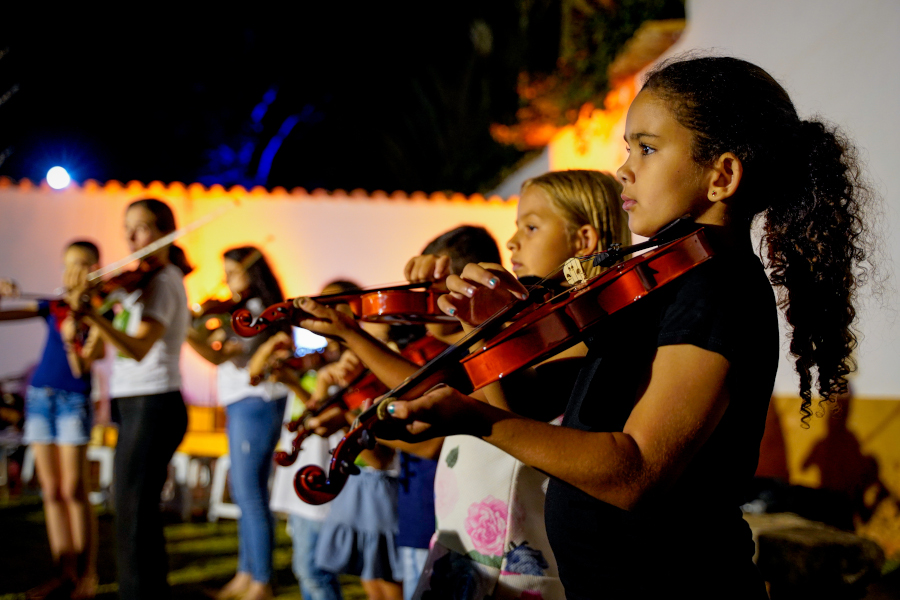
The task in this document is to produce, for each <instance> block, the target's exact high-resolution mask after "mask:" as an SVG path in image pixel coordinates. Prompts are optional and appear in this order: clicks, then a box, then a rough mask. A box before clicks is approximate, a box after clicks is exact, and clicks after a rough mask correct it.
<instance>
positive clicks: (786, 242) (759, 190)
mask: <svg viewBox="0 0 900 600" xmlns="http://www.w3.org/2000/svg"><path fill="white" fill-rule="evenodd" d="M644 90H646V91H647V92H649V93H652V94H654V95H655V96H657V97H658V98H661V99H663V100H664V101H666V102H667V103H668V104H669V106H671V110H672V113H673V115H674V116H675V118H676V120H677V121H678V122H679V123H680V124H681V125H683V126H684V127H685V128H687V129H688V130H690V131H691V132H692V133H693V136H694V143H693V153H692V155H693V156H692V157H693V159H694V161H696V162H697V163H698V164H699V165H703V166H709V165H712V164H713V163H714V162H715V160H716V159H717V158H718V157H719V156H721V155H723V154H724V153H726V152H733V153H734V154H735V155H736V157H737V158H738V159H739V160H740V162H741V164H742V167H743V171H744V175H743V181H742V182H741V191H740V194H739V195H737V194H736V197H738V199H736V200H735V202H734V207H733V211H732V213H733V215H734V218H735V219H736V220H737V221H738V222H739V224H740V226H741V227H744V228H747V227H749V226H750V224H751V222H752V221H753V220H754V219H755V218H759V219H761V220H762V222H763V223H762V227H763V236H762V242H763V244H764V248H765V256H766V266H767V267H768V268H769V269H770V280H771V282H772V284H773V285H775V286H776V288H777V290H778V294H779V306H780V307H781V308H782V309H783V310H784V311H785V315H786V317H787V321H788V323H789V324H790V326H791V329H792V333H791V337H790V349H791V354H792V355H793V356H794V357H795V359H796V370H797V374H798V375H799V376H800V396H801V398H802V404H801V407H800V410H801V412H802V413H803V421H804V423H805V422H806V421H807V419H808V418H809V416H810V414H811V411H810V404H811V399H812V388H813V369H815V371H816V374H817V376H818V377H817V379H818V381H817V388H818V392H819V395H820V396H821V398H822V401H832V400H833V399H834V398H835V397H837V396H838V395H840V394H843V393H845V392H846V391H847V378H846V377H847V374H848V373H850V372H852V371H853V370H855V366H856V365H855V363H854V361H853V358H852V356H851V353H852V352H853V349H854V348H855V347H856V335H855V333H854V332H853V330H852V329H851V326H852V324H853V321H854V319H855V316H856V310H855V309H854V307H853V303H852V300H853V296H854V292H855V291H856V288H857V286H858V284H859V283H860V279H861V277H863V276H864V275H865V271H864V267H863V264H864V261H865V260H866V258H867V251H866V245H865V243H864V242H865V229H864V226H863V220H862V216H861V214H862V208H863V206H864V205H865V204H866V202H867V201H868V200H869V197H870V192H869V190H868V188H867V187H866V185H865V182H864V181H863V179H862V177H861V171H860V168H859V165H858V162H857V158H856V151H855V149H854V148H853V146H852V145H851V144H850V142H849V141H848V140H847V138H846V137H845V136H843V135H842V134H841V133H840V132H839V131H837V130H836V129H835V128H833V127H831V126H829V125H827V124H825V123H822V122H820V121H817V120H809V121H807V120H803V119H800V118H799V116H798V115H797V112H796V110H795V109H794V105H793V104H792V103H791V100H790V98H789V97H788V95H787V92H785V91H784V88H782V87H781V86H780V85H779V84H778V82H776V81H775V80H774V79H773V78H772V77H771V76H770V75H769V74H768V73H766V72H765V71H764V70H762V69H760V68H759V67H757V66H756V65H753V64H750V63H747V62H745V61H742V60H738V59H734V58H726V57H715V58H712V57H708V58H698V59H695V60H688V61H678V60H675V61H672V62H670V63H665V64H663V65H660V66H659V67H657V68H656V69H655V70H654V71H653V72H651V74H650V75H649V77H648V79H647V82H646V84H645V86H644ZM734 115H740V118H739V119H735V118H733V116H734Z"/></svg>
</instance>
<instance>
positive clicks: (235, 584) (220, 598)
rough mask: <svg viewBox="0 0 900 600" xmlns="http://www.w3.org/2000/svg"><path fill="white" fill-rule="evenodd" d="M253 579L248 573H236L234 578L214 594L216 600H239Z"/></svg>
mask: <svg viewBox="0 0 900 600" xmlns="http://www.w3.org/2000/svg"><path fill="white" fill-rule="evenodd" d="M252 581H253V578H252V577H251V576H250V573H244V572H242V571H238V572H237V573H236V574H235V576H234V577H233V578H232V579H231V581H229V582H228V583H226V584H225V587H223V588H222V589H221V590H219V593H218V594H216V598H217V600H229V599H230V598H240V597H242V596H243V594H244V593H245V592H246V591H247V589H248V588H249V587H250V583H251V582H252Z"/></svg>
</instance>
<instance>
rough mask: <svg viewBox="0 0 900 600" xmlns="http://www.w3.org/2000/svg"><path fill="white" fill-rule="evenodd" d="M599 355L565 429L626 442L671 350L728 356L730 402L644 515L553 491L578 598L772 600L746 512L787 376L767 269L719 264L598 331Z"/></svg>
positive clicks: (556, 540)
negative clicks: (680, 594) (624, 435)
mask: <svg viewBox="0 0 900 600" xmlns="http://www.w3.org/2000/svg"><path fill="white" fill-rule="evenodd" d="M587 344H588V347H589V352H588V356H587V359H586V361H585V364H584V366H583V367H582V369H581V371H580V372H579V375H578V378H577V380H576V383H575V387H574V390H573V392H572V395H571V397H570V400H569V404H568V407H567V409H566V414H565V418H564V421H563V425H564V426H567V427H572V428H574V429H580V430H586V431H622V428H623V426H624V425H625V421H626V420H627V419H628V416H629V414H630V412H631V410H632V408H633V406H634V402H635V400H636V398H637V395H638V388H639V385H641V382H642V381H643V380H645V378H646V374H647V373H648V369H649V367H650V364H651V362H652V360H653V356H654V354H655V351H656V349H657V347H659V346H666V345H674V344H691V345H694V346H698V347H700V348H704V349H706V350H710V351H713V352H717V353H719V354H721V355H723V356H724V357H725V358H726V359H728V361H729V372H728V378H727V381H726V385H727V387H728V390H729V393H730V400H729V405H728V408H727V409H726V412H725V414H724V416H723V417H722V420H721V421H720V423H719V424H718V426H717V427H716V429H715V431H714V432H713V433H712V435H711V437H710V438H709V440H708V441H707V442H706V443H705V444H704V446H703V447H702V448H701V449H700V450H699V451H698V453H697V455H696V456H695V457H694V458H693V460H692V461H691V463H690V464H689V465H688V467H687V468H686V470H685V472H684V473H683V474H682V475H681V477H679V478H678V480H677V481H676V483H675V484H674V485H673V486H672V487H671V488H670V489H668V490H666V491H664V492H661V493H656V494H654V496H653V497H652V498H651V499H649V500H647V501H646V502H642V504H641V505H640V506H639V507H638V508H635V509H633V510H631V511H625V510H622V509H619V508H616V507H614V506H612V505H609V504H607V503H605V502H603V501H601V500H597V499H596V498H594V497H592V496H590V495H588V494H586V493H584V492H582V491H581V490H579V489H577V488H575V487H574V486H571V485H569V484H567V483H565V482H562V481H559V480H557V479H551V481H550V487H549V489H548V492H547V500H546V510H545V515H546V523H547V533H548V536H549V539H550V543H551V545H552V547H553V552H554V555H555V556H556V559H557V562H558V564H559V572H560V577H561V579H562V582H563V585H564V586H565V588H566V595H567V597H568V598H569V599H573V598H597V597H601V596H602V597H604V598H620V597H623V598H624V597H628V598H641V597H648V598H649V597H663V596H669V595H672V594H673V593H677V591H687V593H688V594H689V596H690V597H692V598H702V597H708V596H709V597H729V598H737V597H744V596H742V595H741V592H742V591H747V593H748V595H747V596H746V597H760V596H759V595H758V594H759V592H760V590H762V593H763V594H764V589H763V588H761V587H760V586H761V582H760V580H759V577H758V574H757V573H756V572H755V568H754V567H753V565H752V563H751V557H752V555H753V542H752V540H751V537H750V530H749V528H748V527H747V525H746V524H745V523H744V521H743V520H742V518H741V513H740V509H739V505H740V503H741V494H742V491H743V487H744V485H745V484H746V483H747V482H748V481H749V479H750V478H751V477H752V476H753V473H754V472H755V470H756V464H757V461H758V458H759V443H760V440H761V439H762V434H763V429H764V426H765V421H766V411H767V408H768V403H769V398H770V396H771V393H772V387H773V385H774V379H775V371H776V368H777V364H778V322H777V310H776V304H775V298H774V293H773V290H772V288H771V286H770V285H769V281H768V279H767V277H766V274H765V271H764V270H763V267H762V264H761V263H760V261H759V259H758V258H757V257H755V256H754V255H752V254H751V253H749V252H748V253H746V254H744V255H740V256H737V255H724V254H719V255H716V256H715V257H713V258H712V259H710V260H709V261H707V262H705V263H703V264H702V265H700V266H698V267H696V268H695V269H693V270H692V271H690V272H689V273H687V274H685V275H683V276H681V277H680V278H679V279H677V280H676V281H674V282H672V283H670V284H668V285H667V286H665V287H663V288H660V289H659V290H656V291H654V292H653V293H652V294H650V295H648V296H647V297H646V298H644V299H642V300H640V301H638V302H636V303H634V304H633V305H631V306H629V307H627V308H625V309H623V310H621V311H619V312H618V313H615V314H614V315H612V316H610V317H609V318H607V319H606V320H605V321H602V322H600V323H598V324H597V325H595V326H594V328H593V329H592V331H591V332H589V335H588V338H587ZM724 584H727V585H728V587H726V588H722V587H721V586H722V585H724ZM707 585H708V586H709V589H708V593H705V592H704V591H703V586H707ZM725 590H727V593H726V594H724V595H723V592H725ZM762 597H765V596H762Z"/></svg>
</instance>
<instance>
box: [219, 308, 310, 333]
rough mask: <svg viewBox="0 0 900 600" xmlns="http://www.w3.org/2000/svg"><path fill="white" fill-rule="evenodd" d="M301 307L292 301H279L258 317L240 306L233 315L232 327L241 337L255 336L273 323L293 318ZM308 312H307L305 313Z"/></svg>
mask: <svg viewBox="0 0 900 600" xmlns="http://www.w3.org/2000/svg"><path fill="white" fill-rule="evenodd" d="M298 312H303V311H300V310H299V309H296V308H294V304H293V303H292V302H279V303H278V304H273V305H272V306H270V307H268V308H267V309H266V310H264V311H262V312H261V313H260V314H259V316H258V317H256V319H254V318H253V314H252V313H251V312H250V311H249V310H247V309H246V308H239V309H237V310H236V311H234V313H233V314H232V315H231V328H232V329H234V332H235V333H236V334H238V335H239V336H241V337H253V336H255V335H258V334H260V333H262V332H263V331H265V330H266V329H268V328H269V327H270V326H271V325H272V323H275V322H277V321H284V320H285V319H293V318H294V317H295V315H296V313H298ZM304 314H306V313H304Z"/></svg>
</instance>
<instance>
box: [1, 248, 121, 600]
mask: <svg viewBox="0 0 900 600" xmlns="http://www.w3.org/2000/svg"><path fill="white" fill-rule="evenodd" d="M99 262H100V251H99V250H98V249H97V246H96V245H94V244H93V243H91V242H88V241H81V240H79V241H75V242H72V243H71V244H69V245H68V246H67V247H66V250H65V253H64V254H63V265H64V269H65V273H64V278H66V277H68V275H69V274H70V273H71V271H73V270H74V269H79V268H83V269H88V270H94V269H96V268H97V265H98V263H99ZM17 291H18V290H17V289H16V286H15V284H14V283H12V282H11V281H8V280H0V297H2V296H11V297H15V296H16V295H18V294H17ZM33 317H42V318H43V319H45V320H46V321H47V341H46V343H45V345H44V351H43V354H42V356H41V361H40V363H39V364H38V367H37V369H36V370H35V372H34V375H33V376H32V379H31V382H30V385H29V386H28V390H27V392H26V399H25V414H26V419H25V436H24V441H25V443H26V444H28V445H30V446H31V449H32V451H33V452H34V461H35V465H36V466H37V473H38V480H39V481H40V484H41V494H42V497H43V501H44V515H45V518H46V522H47V537H48V539H49V541H50V552H51V555H52V556H53V561H54V563H55V564H56V569H57V572H58V573H57V574H56V575H55V576H54V577H53V578H52V579H50V580H49V581H48V582H47V583H45V584H42V585H41V586H39V587H36V588H34V589H32V590H29V592H28V594H27V596H28V597H29V598H43V597H45V596H48V595H49V594H51V593H59V591H60V590H61V589H62V588H68V591H69V593H70V595H71V597H72V598H93V597H94V594H95V592H96V588H97V564H96V561H97V519H96V516H95V515H94V511H93V510H92V509H91V505H90V502H89V501H88V493H89V489H88V486H89V481H90V478H89V476H88V473H89V471H88V461H87V444H88V442H89V441H90V437H91V425H92V415H93V408H92V405H91V364H92V363H93V362H94V361H95V360H97V359H100V358H102V357H103V355H104V345H103V343H102V341H101V339H100V336H99V330H98V329H97V328H96V327H91V328H89V329H86V328H85V327H84V326H83V324H82V323H81V322H80V320H79V319H77V318H76V317H75V316H74V315H73V314H72V313H71V311H69V310H68V307H67V306H66V304H65V303H64V302H62V301H60V300H40V301H38V302H29V303H27V304H24V305H22V306H19V307H18V308H16V309H9V310H2V311H0V321H9V320H18V319H27V318H33Z"/></svg>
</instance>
